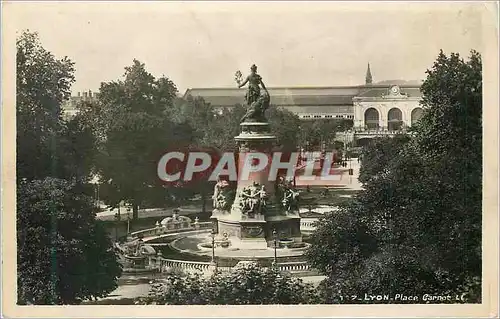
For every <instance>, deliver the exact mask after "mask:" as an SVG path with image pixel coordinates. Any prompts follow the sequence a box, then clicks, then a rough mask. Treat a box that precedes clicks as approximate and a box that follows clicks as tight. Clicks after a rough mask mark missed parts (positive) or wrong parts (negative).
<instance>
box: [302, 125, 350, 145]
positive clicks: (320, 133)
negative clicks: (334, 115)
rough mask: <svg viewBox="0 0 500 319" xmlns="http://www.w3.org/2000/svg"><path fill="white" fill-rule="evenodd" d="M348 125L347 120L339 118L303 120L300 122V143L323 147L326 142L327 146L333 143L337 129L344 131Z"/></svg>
mask: <svg viewBox="0 0 500 319" xmlns="http://www.w3.org/2000/svg"><path fill="white" fill-rule="evenodd" d="M345 127H346V125H345V122H344V121H342V122H339V121H338V120H330V119H326V120H324V119H319V120H314V121H303V122H301V123H300V131H301V134H300V135H301V136H300V144H301V145H302V146H305V145H306V143H309V146H310V147H313V148H317V147H321V144H322V143H325V146H326V147H329V146H330V144H332V145H333V141H334V139H335V135H336V132H337V131H341V130H342V131H343V130H344V129H345Z"/></svg>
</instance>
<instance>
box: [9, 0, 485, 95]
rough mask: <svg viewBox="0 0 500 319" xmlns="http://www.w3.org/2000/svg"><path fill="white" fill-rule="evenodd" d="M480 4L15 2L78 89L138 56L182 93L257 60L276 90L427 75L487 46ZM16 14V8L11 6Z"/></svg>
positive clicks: (213, 83) (22, 22)
mask: <svg viewBox="0 0 500 319" xmlns="http://www.w3.org/2000/svg"><path fill="white" fill-rule="evenodd" d="M481 6H482V4H481V3H479V2H472V3H467V2H445V3H430V2H421V3H417V2H407V3H404V2H392V3H389V2H386V3H366V2H350V3H347V2H308V3H305V2H286V3H285V2H253V3H241V2H239V3H235V2H213V3H207V2H195V3H183V2H160V1H156V2H142V3H134V2H80V3H79V2H72V1H68V2H65V3H51V2H38V3H31V2H17V3H8V4H7V5H5V4H4V10H6V12H7V13H6V14H9V13H10V14H13V15H14V16H15V19H13V20H11V21H13V23H14V24H15V26H14V28H15V30H16V31H17V32H20V31H22V30H25V29H29V30H30V31H36V32H38V33H39V35H40V38H41V41H42V44H43V46H44V47H45V48H46V49H48V50H49V51H51V52H53V53H54V54H55V55H56V56H57V57H63V56H68V57H69V58H70V59H71V60H73V61H74V62H75V64H76V74H75V76H76V82H75V84H74V85H73V92H77V91H83V90H92V91H97V90H98V88H99V86H100V83H101V82H103V81H104V82H107V81H113V80H117V79H120V78H121V77H122V76H123V73H124V67H126V66H129V65H131V64H132V61H133V59H134V58H135V59H138V60H139V61H141V62H143V63H145V65H146V69H147V70H148V71H149V72H150V73H152V74H153V75H154V76H157V77H158V76H162V75H165V76H167V77H169V78H170V79H171V80H172V81H173V82H174V83H175V84H176V85H177V87H178V89H179V91H180V93H183V92H184V91H185V90H186V89H187V88H193V87H235V86H236V82H235V80H234V74H235V72H236V71H237V70H241V72H242V73H243V74H247V73H248V72H249V68H250V65H252V64H253V63H255V64H256V65H257V66H258V72H259V74H261V76H262V77H263V80H264V83H265V84H266V86H268V87H273V86H275V87H276V86H278V87H284V86H337V85H358V84H363V83H364V81H365V73H366V68H367V64H368V63H370V67H371V71H372V75H373V80H374V82H378V81H384V80H393V79H402V80H421V79H424V78H425V70H426V69H428V68H430V67H431V66H432V63H433V61H434V60H435V59H436V56H437V55H438V53H439V50H440V49H443V50H444V51H445V53H450V52H458V53H460V54H462V55H465V56H466V55H468V53H469V51H470V50H471V49H475V50H477V51H479V52H481V49H482V46H481V8H482V7H481ZM9 10H10V11H9Z"/></svg>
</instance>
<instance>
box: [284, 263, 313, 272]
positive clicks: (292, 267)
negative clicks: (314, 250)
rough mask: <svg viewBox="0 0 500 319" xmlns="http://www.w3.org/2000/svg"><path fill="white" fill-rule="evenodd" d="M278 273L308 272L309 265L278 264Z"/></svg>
mask: <svg viewBox="0 0 500 319" xmlns="http://www.w3.org/2000/svg"><path fill="white" fill-rule="evenodd" d="M278 269H279V270H280V271H289V272H298V271H308V270H310V268H309V265H308V264H307V262H305V261H296V262H288V263H278Z"/></svg>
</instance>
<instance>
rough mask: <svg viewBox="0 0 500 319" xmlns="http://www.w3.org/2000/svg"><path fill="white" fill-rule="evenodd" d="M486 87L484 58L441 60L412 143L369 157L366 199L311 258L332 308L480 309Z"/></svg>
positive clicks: (331, 221) (334, 219)
mask: <svg viewBox="0 0 500 319" xmlns="http://www.w3.org/2000/svg"><path fill="white" fill-rule="evenodd" d="M481 83H482V75H481V57H480V55H479V53H477V52H475V51H472V52H471V55H470V57H469V59H468V60H467V61H464V60H463V59H462V58H460V57H459V55H458V54H451V55H450V56H446V55H445V54H444V53H443V52H441V53H440V54H439V56H438V58H437V60H436V62H435V63H434V65H433V66H432V68H431V69H430V70H427V79H426V80H425V82H424V83H423V85H422V88H421V90H422V93H423V100H422V106H423V107H424V114H423V117H422V119H421V120H420V122H419V124H418V125H417V126H416V128H414V130H413V132H412V133H411V135H410V136H409V137H408V141H405V140H404V139H403V140H380V141H377V142H375V144H374V145H372V146H371V147H370V148H369V149H368V150H367V151H366V152H365V156H363V158H362V168H363V170H364V171H363V172H362V176H361V178H362V180H363V182H364V190H363V191H361V192H360V193H359V194H358V195H357V196H356V197H355V198H354V199H353V201H351V202H350V203H349V204H347V205H345V206H344V207H341V209H340V211H339V212H338V213H335V214H330V215H328V216H326V217H325V218H324V219H323V220H322V222H321V223H319V226H318V228H317V230H316V232H315V233H314V234H313V235H312V247H311V249H310V250H309V251H308V253H307V255H308V258H309V260H310V262H311V264H312V265H313V266H314V267H316V268H317V269H319V270H321V271H322V272H323V273H324V274H326V275H327V276H328V279H327V280H326V282H325V283H324V284H325V287H326V288H327V290H329V299H330V300H335V299H336V298H338V297H339V295H341V294H346V293H348V294H353V295H358V296H359V295H362V294H364V293H373V294H384V293H385V294H387V293H392V294H394V293H397V292H398V291H404V292H405V294H408V295H411V294H415V295H422V294H424V293H428V294H431V293H435V294H454V293H456V294H462V293H465V294H466V301H467V302H480V298H481V289H480V288H481V286H480V284H481V280H480V278H481V213H482V209H481V208H482V205H481V200H482V188H481V186H482V182H481V181H482V149H481V141H482V132H481V115H482V96H481V94H482V93H481V88H482V84H481ZM420 302H421V301H420ZM454 302H456V301H454Z"/></svg>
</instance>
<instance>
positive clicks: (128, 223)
mask: <svg viewBox="0 0 500 319" xmlns="http://www.w3.org/2000/svg"><path fill="white" fill-rule="evenodd" d="M128 234H130V208H127V236H128Z"/></svg>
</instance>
